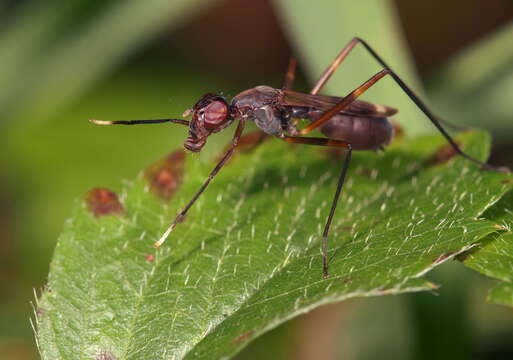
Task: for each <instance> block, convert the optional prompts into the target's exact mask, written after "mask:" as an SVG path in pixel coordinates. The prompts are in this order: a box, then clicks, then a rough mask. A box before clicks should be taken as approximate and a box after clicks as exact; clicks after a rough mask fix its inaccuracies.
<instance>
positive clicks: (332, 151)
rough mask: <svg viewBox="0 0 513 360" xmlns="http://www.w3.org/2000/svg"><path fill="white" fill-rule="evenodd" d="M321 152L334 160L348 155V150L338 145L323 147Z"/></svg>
mask: <svg viewBox="0 0 513 360" xmlns="http://www.w3.org/2000/svg"><path fill="white" fill-rule="evenodd" d="M321 153H322V154H323V155H325V156H327V157H328V158H329V159H332V160H340V159H343V158H344V156H346V150H345V149H341V148H337V147H327V148H325V149H321Z"/></svg>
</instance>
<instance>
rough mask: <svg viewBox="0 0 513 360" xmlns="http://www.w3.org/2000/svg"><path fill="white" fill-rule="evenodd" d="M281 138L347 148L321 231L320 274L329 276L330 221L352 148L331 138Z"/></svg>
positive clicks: (293, 141) (298, 142) (325, 276)
mask: <svg viewBox="0 0 513 360" xmlns="http://www.w3.org/2000/svg"><path fill="white" fill-rule="evenodd" d="M281 139H283V140H284V141H287V142H290V143H296V144H304V145H319V146H335V147H341V148H345V149H347V153H346V157H345V159H344V164H343V166H342V170H341V171H340V175H339V178H338V183H337V190H336V191H335V196H334V197H333V201H332V203H331V209H330V213H329V215H328V219H327V220H326V225H325V226H324V231H323V232H322V245H321V249H322V275H323V276H324V278H325V279H326V278H327V277H328V276H329V270H328V235H329V232H330V227H331V222H332V221H333V215H334V214H335V209H336V208H337V203H338V199H339V198H340V193H341V192H342V186H343V185H344V180H345V178H346V174H347V169H348V168H349V163H350V162H351V154H352V151H353V148H352V146H351V144H349V143H347V142H345V141H340V140H333V139H325V138H311V137H295V136H284V137H282V138H281Z"/></svg>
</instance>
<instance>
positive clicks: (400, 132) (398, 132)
mask: <svg viewBox="0 0 513 360" xmlns="http://www.w3.org/2000/svg"><path fill="white" fill-rule="evenodd" d="M390 122H391V123H392V127H393V128H394V139H396V140H401V139H402V138H404V135H405V131H404V128H403V127H402V126H401V124H399V123H398V122H397V121H396V120H394V119H390Z"/></svg>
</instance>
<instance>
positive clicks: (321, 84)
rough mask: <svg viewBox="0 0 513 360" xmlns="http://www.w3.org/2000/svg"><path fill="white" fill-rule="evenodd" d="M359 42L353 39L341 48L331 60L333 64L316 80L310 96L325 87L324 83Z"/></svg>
mask: <svg viewBox="0 0 513 360" xmlns="http://www.w3.org/2000/svg"><path fill="white" fill-rule="evenodd" d="M359 41H360V40H359V39H358V38H353V39H352V40H351V41H349V42H348V43H347V45H346V46H344V47H343V48H342V50H341V51H340V53H339V54H338V55H337V57H336V58H335V60H333V62H332V63H331V64H330V66H328V68H327V69H326V70H324V73H323V74H322V75H321V77H320V78H319V80H317V83H316V84H315V86H314V87H313V88H312V90H311V91H310V94H312V95H315V94H317V93H318V92H319V91H321V89H322V88H323V87H324V85H326V83H327V82H328V80H329V78H330V77H331V75H333V73H334V72H335V71H336V70H337V68H338V67H339V66H340V64H342V61H344V59H345V58H346V57H347V55H349V53H350V52H351V50H353V48H354V47H355V46H356V45H357V44H358V42H359Z"/></svg>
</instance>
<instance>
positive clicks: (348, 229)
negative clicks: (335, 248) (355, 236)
mask: <svg viewBox="0 0 513 360" xmlns="http://www.w3.org/2000/svg"><path fill="white" fill-rule="evenodd" d="M342 230H345V231H351V230H353V227H352V226H344V227H343V228H342Z"/></svg>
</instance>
